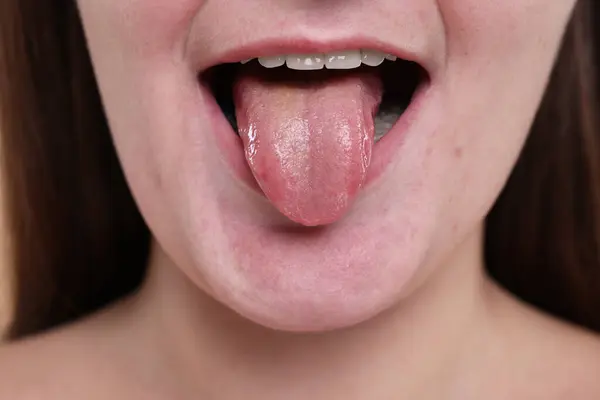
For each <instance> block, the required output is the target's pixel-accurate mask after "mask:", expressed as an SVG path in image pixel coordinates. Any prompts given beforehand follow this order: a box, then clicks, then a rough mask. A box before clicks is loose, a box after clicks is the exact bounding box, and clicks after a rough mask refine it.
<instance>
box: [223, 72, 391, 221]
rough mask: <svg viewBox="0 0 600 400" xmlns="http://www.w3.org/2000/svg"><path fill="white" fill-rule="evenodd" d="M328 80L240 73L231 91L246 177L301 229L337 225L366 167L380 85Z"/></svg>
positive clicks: (369, 79) (366, 78)
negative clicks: (249, 173) (278, 78)
mask: <svg viewBox="0 0 600 400" xmlns="http://www.w3.org/2000/svg"><path fill="white" fill-rule="evenodd" d="M290 73H291V72H290ZM321 73H323V74H322V75H320V76H321V78H323V76H324V75H326V74H327V71H319V72H317V73H316V74H321ZM302 74H306V75H305V76H309V74H314V72H302ZM332 75H334V76H333V77H327V78H325V79H319V80H318V81H314V82H310V83H308V82H306V81H305V82H303V83H298V82H297V81H287V82H281V81H278V82H273V81H269V80H268V78H261V77H260V76H259V75H257V74H253V73H246V74H243V75H241V76H240V77H239V78H238V79H237V82H236V84H235V89H234V96H235V104H236V116H237V122H238V129H239V134H240V136H241V138H242V140H243V142H244V147H245V153H246V159H247V161H248V165H249V166H250V168H251V169H252V172H253V174H254V177H255V178H256V180H257V181H258V184H259V185H260V187H261V188H262V190H263V191H264V193H265V195H266V196H267V198H268V199H269V200H270V201H271V202H272V203H273V204H274V205H275V207H277V208H278V209H279V211H280V212H281V213H283V214H284V215H286V216H287V217H288V218H289V219H291V220H292V221H295V222H298V223H300V224H303V225H306V226H316V225H323V224H328V223H332V222H334V221H336V220H338V219H340V218H341V217H342V216H343V215H344V214H345V212H346V211H347V210H348V208H349V207H350V205H351V204H352V202H353V200H354V198H355V197H356V195H357V194H358V192H359V190H360V188H361V187H362V185H363V183H364V181H365V177H366V175H367V171H368V168H369V164H370V162H371V150H372V146H373V142H374V138H373V136H374V130H375V128H374V122H373V115H374V113H375V112H376V109H377V107H378V106H379V103H380V102H381V92H382V88H381V86H382V84H381V79H380V78H379V76H377V75H375V74H374V73H367V72H352V73H350V74H348V73H346V74H343V75H340V74H332ZM313 76H314V75H313Z"/></svg>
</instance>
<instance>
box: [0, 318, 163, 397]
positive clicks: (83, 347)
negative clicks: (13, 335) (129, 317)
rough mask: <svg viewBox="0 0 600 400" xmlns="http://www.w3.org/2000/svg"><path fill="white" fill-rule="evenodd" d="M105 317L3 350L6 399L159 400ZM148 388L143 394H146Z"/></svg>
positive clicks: (0, 383) (0, 385)
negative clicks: (111, 399) (143, 382)
mask: <svg viewBox="0 0 600 400" xmlns="http://www.w3.org/2000/svg"><path fill="white" fill-rule="evenodd" d="M108 319H109V318H106V317H104V316H100V317H97V316H95V317H94V318H89V319H87V320H84V321H80V322H78V323H76V324H71V325H67V326H65V327H61V328H59V329H55V330H52V331H49V332H47V333H43V334H40V335H37V336H33V337H31V338H27V339H24V340H20V341H17V342H12V343H7V344H4V345H2V346H0V399H11V400H38V399H44V400H55V399H56V400H58V399H60V400H72V399H73V400H80V399H86V400H96V399H110V398H128V399H137V398H144V399H153V398H155V397H154V396H153V395H149V394H148V393H140V392H141V391H142V390H143V389H145V386H144V385H143V384H140V382H141V381H142V380H144V379H146V376H145V375H144V373H145V371H142V372H139V371H138V370H137V369H136V366H137V365H139V364H140V363H139V362H138V361H139V360H137V359H136V357H137V354H132V353H131V352H130V351H128V350H127V349H128V344H127V343H124V339H122V337H123V336H124V335H122V334H119V333H118V332H117V331H116V330H115V329H113V327H112V326H111V324H110V321H108ZM140 388H142V389H140Z"/></svg>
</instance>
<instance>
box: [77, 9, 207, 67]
mask: <svg viewBox="0 0 600 400" xmlns="http://www.w3.org/2000/svg"><path fill="white" fill-rule="evenodd" d="M205 1H206V0H177V1H164V0H128V1H120V0H106V1H97V0H79V2H78V4H79V9H80V13H81V17H82V20H83V22H84V25H85V29H86V33H87V35H88V37H90V39H93V40H94V42H93V43H91V47H92V48H93V49H94V50H96V48H98V49H100V50H102V51H105V54H107V55H108V54H110V56H115V54H120V55H122V56H123V57H125V58H126V59H129V58H137V59H141V60H143V59H147V58H153V57H164V56H165V55H168V56H175V57H182V56H183V53H184V49H185V45H186V38H187V32H188V31H189V29H190V25H191V22H192V20H193V18H194V16H195V15H196V14H197V12H198V10H199V9H200V8H201V7H202V5H203V4H204V3H205Z"/></svg>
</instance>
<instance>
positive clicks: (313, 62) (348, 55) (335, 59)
mask: <svg viewBox="0 0 600 400" xmlns="http://www.w3.org/2000/svg"><path fill="white" fill-rule="evenodd" d="M385 59H388V60H390V61H396V59H397V57H396V56H393V55H391V54H385V53H382V52H380V51H377V50H345V51H337V52H334V53H328V54H290V55H283V56H271V57H259V58H258V62H259V63H260V65H262V66H263V67H265V68H277V67H281V66H283V65H284V64H285V65H286V66H287V67H288V68H290V69H297V70H315V69H322V68H324V67H325V68H328V69H353V68H358V67H360V66H361V64H365V65H369V66H371V67H376V66H378V65H380V64H381V63H382V62H383V61H384V60H385ZM252 60H253V59H249V60H244V61H242V64H246V63H247V62H249V61H252Z"/></svg>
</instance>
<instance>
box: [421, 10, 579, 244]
mask: <svg viewBox="0 0 600 400" xmlns="http://www.w3.org/2000/svg"><path fill="white" fill-rule="evenodd" d="M573 5H574V2H573V1H571V0H569V1H559V0H557V1H553V2H548V1H546V0H519V1H508V0H497V1H495V0H486V1H482V0H446V1H444V0H440V7H441V12H442V14H443V18H444V21H445V24H446V33H447V48H448V57H447V64H446V69H445V70H444V73H443V75H442V76H440V77H439V79H438V81H437V82H436V85H437V89H438V92H439V97H440V99H439V102H440V104H443V107H440V108H442V109H443V111H442V113H443V115H442V117H441V118H440V119H441V120H442V121H443V124H444V126H441V127H440V129H439V130H438V133H437V134H436V135H434V136H432V137H431V138H430V142H431V143H432V149H433V150H432V151H431V155H430V157H429V160H428V162H429V163H430V164H431V165H432V169H434V170H435V171H436V172H437V175H438V178H437V179H436V180H435V181H436V183H437V185H438V187H437V189H436V190H437V196H436V197H437V198H438V199H440V201H442V202H443V204H440V205H439V210H438V211H439V213H440V214H439V220H441V221H444V223H446V227H447V229H446V228H444V229H439V230H438V231H439V232H440V235H442V236H444V239H441V240H445V241H447V240H448V235H450V237H457V236H460V235H457V232H456V230H459V231H463V232H460V233H461V234H462V233H464V231H466V230H468V229H472V227H473V224H474V223H476V222H477V221H481V220H482V219H483V218H484V216H485V215H486V214H487V212H488V211H489V209H490V208H491V206H492V204H493V203H494V201H495V199H496V197H497V195H498V193H499V192H500V190H501V188H502V186H503V185H504V183H505V181H506V179H507V178H508V175H509V174H510V171H511V169H512V167H513V165H514V163H515V161H516V159H517V157H518V155H519V153H520V150H521V148H522V145H523V142H524V140H525V139H526V136H527V133H528V131H529V129H530V126H531V123H532V122H533V119H534V117H535V113H536V111H537V108H538V107H539V103H540V100H541V97H542V95H543V93H544V90H545V87H546V84H547V80H548V77H549V75H550V72H551V69H552V66H553V64H554V59H555V55H556V52H557V50H558V48H559V44H560V41H561V37H562V35H563V33H564V28H565V25H566V23H567V21H568V19H569V15H570V11H571V9H572V7H573Z"/></svg>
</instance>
